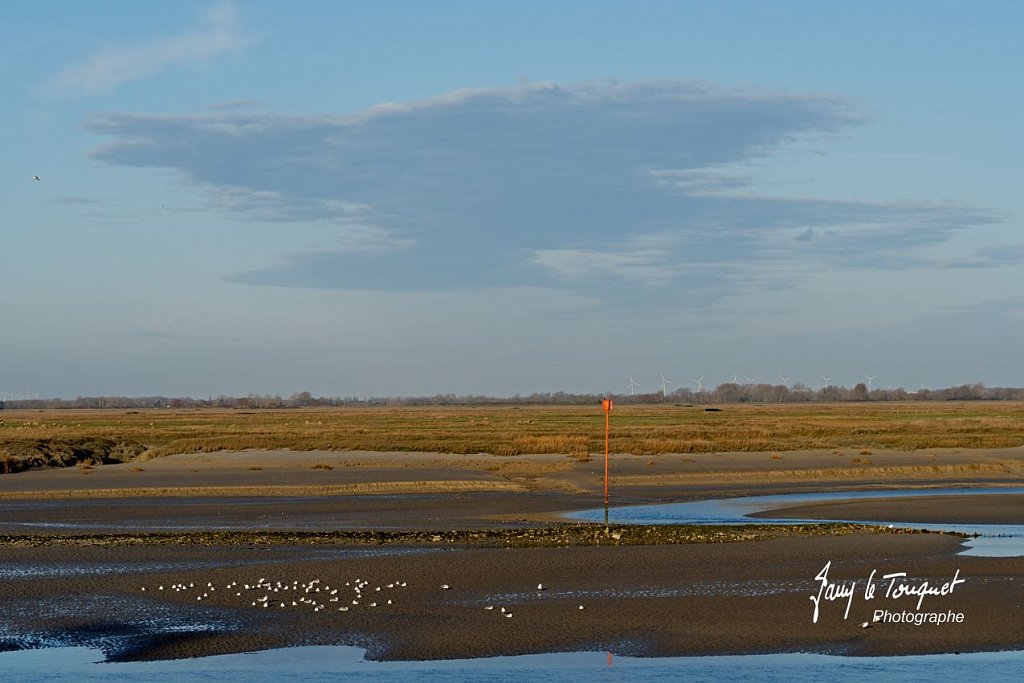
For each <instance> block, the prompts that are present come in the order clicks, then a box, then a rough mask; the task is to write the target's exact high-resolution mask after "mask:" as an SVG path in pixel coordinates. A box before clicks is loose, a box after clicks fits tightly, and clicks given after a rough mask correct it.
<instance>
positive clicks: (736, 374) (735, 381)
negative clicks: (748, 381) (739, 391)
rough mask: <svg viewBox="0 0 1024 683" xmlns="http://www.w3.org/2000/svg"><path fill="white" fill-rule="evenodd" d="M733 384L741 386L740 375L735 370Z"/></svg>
mask: <svg viewBox="0 0 1024 683" xmlns="http://www.w3.org/2000/svg"><path fill="white" fill-rule="evenodd" d="M732 383H733V384H739V383H740V378H739V373H738V372H736V371H735V370H733V373H732Z"/></svg>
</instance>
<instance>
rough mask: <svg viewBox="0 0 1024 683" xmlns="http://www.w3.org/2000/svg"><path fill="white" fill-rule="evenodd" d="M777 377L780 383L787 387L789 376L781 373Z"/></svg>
mask: <svg viewBox="0 0 1024 683" xmlns="http://www.w3.org/2000/svg"><path fill="white" fill-rule="evenodd" d="M779 379H781V380H782V384H783V385H784V386H787V387H788V386H789V377H783V376H782V375H779Z"/></svg>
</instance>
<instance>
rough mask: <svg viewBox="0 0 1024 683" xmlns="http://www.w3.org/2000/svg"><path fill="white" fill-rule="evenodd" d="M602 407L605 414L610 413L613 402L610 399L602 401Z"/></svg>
mask: <svg viewBox="0 0 1024 683" xmlns="http://www.w3.org/2000/svg"><path fill="white" fill-rule="evenodd" d="M601 407H602V408H604V412H606V413H607V412H610V411H611V409H612V400H611V399H610V398H605V399H602V400H601Z"/></svg>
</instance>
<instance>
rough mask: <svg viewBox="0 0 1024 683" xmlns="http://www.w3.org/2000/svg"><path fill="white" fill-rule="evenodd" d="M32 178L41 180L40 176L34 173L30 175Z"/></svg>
mask: <svg viewBox="0 0 1024 683" xmlns="http://www.w3.org/2000/svg"><path fill="white" fill-rule="evenodd" d="M32 180H42V178H40V177H39V176H37V175H34V176H32Z"/></svg>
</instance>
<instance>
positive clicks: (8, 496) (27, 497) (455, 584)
mask: <svg viewBox="0 0 1024 683" xmlns="http://www.w3.org/2000/svg"><path fill="white" fill-rule="evenodd" d="M938 459H939V461H940V463H941V465H940V466H934V465H930V464H929V463H928V459H927V457H926V456H925V455H922V454H915V453H909V454H899V453H892V454H885V453H882V454H878V453H876V454H874V455H873V456H872V460H873V462H874V465H872V466H871V467H868V468H864V467H860V468H858V467H850V466H849V461H850V456H849V454H839V455H836V454H835V453H833V452H807V453H786V454H785V455H784V459H783V460H782V461H781V463H780V462H779V459H778V458H773V457H772V455H771V454H768V453H739V454H716V455H709V456H706V457H703V458H693V457H689V456H655V457H636V456H631V455H616V456H614V457H613V459H612V463H611V468H612V502H613V504H615V505H623V504H636V503H651V502H671V501H683V500H699V499H704V498H717V497H732V496H738V495H747V494H752V493H756V494H761V493H782V492H793V491H808V490H818V491H845V490H849V491H853V490H864V489H877V488H880V487H892V486H894V485H897V484H898V485H899V486H904V487H915V488H928V487H973V488H978V487H1000V486H1006V485H1017V486H1019V485H1020V484H1021V481H1022V477H1021V476H1020V472H1021V463H1022V451H1021V450H1020V449H998V450H992V451H980V452H974V451H958V452H956V453H953V452H950V453H943V454H940V455H939V456H938ZM917 460H921V462H917ZM932 460H933V461H934V460H935V458H932ZM933 467H934V469H933ZM887 468H888V471H887ZM893 471H897V472H899V473H902V475H903V476H896V475H894V474H893ZM602 473H603V462H599V461H598V459H593V460H591V461H589V462H585V461H580V460H577V459H571V458H566V457H565V456H555V455H538V456H515V457H500V458H499V457H494V456H487V455H478V456H452V455H442V454H410V453H368V452H367V453H355V452H302V453H291V452H286V451H246V452H241V453H227V452H225V453H213V454H193V455H178V456H168V457H164V458H159V459H154V460H151V461H148V462H144V463H138V464H134V465H133V464H125V465H105V466H98V467H94V468H88V469H86V468H70V469H63V470H40V471H30V472H22V473H19V474H14V475H4V476H2V477H0V510H2V515H0V534H4V537H3V541H2V545H0V557H2V559H0V576H2V577H3V578H4V579H6V580H4V581H0V610H2V613H3V614H4V619H3V631H2V632H0V642H2V643H3V645H0V647H6V648H15V647H25V646H38V645H54V644H75V645H82V644H84V645H92V646H97V647H100V648H102V649H103V650H104V651H105V652H106V653H107V655H108V657H109V658H111V659H160V658H177V657H189V656H199V655H207V654H216V653H228V652H241V651H250V650H255V649H263V648H270V647H281V646H287V645H300V644H303V645H308V644H347V645H358V646H361V647H365V648H366V649H367V652H368V656H370V657H372V658H377V659H430V658H459V657H481V656H491V655H510V654H526V653H535V652H558V651H570V650H584V649H587V650H609V651H613V652H616V653H620V654H632V655H645V656H657V655H687V654H709V653H760V652H785V651H812V652H823V653H833V654H850V655H885V654H910V653H939V652H967V651H980V650H997V649H1020V648H1024V618H1022V615H1024V607H1022V603H1021V595H1022V594H1021V591H1020V585H1021V580H1022V577H1024V558H1020V557H1011V558H983V557H965V556H961V555H958V554H957V553H958V551H959V550H960V549H961V540H962V539H960V538H958V537H953V536H948V535H939V534H907V533H892V532H890V531H889V530H887V529H882V528H864V529H859V530H850V529H845V530H842V531H840V530H836V531H834V532H831V531H827V532H816V533H814V534H809V533H803V532H800V531H798V530H792V531H782V532H778V533H774V532H773V533H772V534H767V535H764V536H758V535H756V534H753V533H751V534H749V535H744V533H739V534H738V536H736V537H730V538H714V537H703V538H702V540H703V542H683V541H681V540H679V539H674V540H671V539H670V540H667V541H666V540H665V538H662V537H660V536H658V535H657V534H654V535H652V536H650V537H649V538H648V540H645V538H643V537H639V538H638V537H637V536H636V535H635V534H634V535H630V534H628V533H626V534H623V533H622V532H620V531H616V530H613V532H614V533H619V534H620V537H619V538H615V537H614V536H605V535H604V534H603V531H604V529H603V527H600V526H598V527H593V526H587V525H580V524H578V523H572V522H567V521H565V520H564V518H562V517H561V515H560V513H562V512H568V511H573V510H579V509H584V508H593V507H599V506H600V505H601V502H602V501H601V496H600V492H601V485H602V479H601V475H602ZM812 507H813V509H812V510H808V509H806V508H794V509H788V510H786V511H784V512H783V513H780V516H782V515H785V516H790V517H807V516H809V512H813V516H814V517H816V518H821V519H849V518H856V519H878V520H879V521H885V520H889V521H893V520H898V521H907V522H936V521H937V522H960V521H963V522H985V523H993V522H1003V523H1020V521H1021V517H1022V514H1021V510H1022V509H1024V507H1022V501H1021V497H1020V496H995V495H992V496H984V495H982V496H971V497H969V499H966V498H964V497H961V498H960V499H958V500H957V501H956V504H955V505H953V504H951V502H950V501H949V500H948V499H947V498H944V497H942V496H926V497H923V498H918V499H915V500H913V501H857V502H843V501H839V502H834V503H829V504H828V505H815V506H812ZM564 529H569V530H574V531H573V533H568V532H563V531H560V530H564ZM580 529H584V530H585V533H582V532H579V530H580ZM195 530H206V531H215V530H224V531H225V532H237V533H239V534H241V535H240V536H239V537H238V538H234V539H233V540H232V541H231V542H223V539H222V538H220V537H216V536H210V535H207V536H204V535H202V534H201V533H200V534H199V535H192V536H190V535H188V534H189V533H191V532H192V531H195ZM473 530H478V531H480V532H481V534H480V536H481V537H482V536H483V534H482V532H483V531H487V532H489V533H490V534H491V535H490V536H488V540H486V542H477V541H475V540H474V538H475V537H474V536H473V535H472V534H471V533H470V532H472V531H473ZM529 530H535V531H536V532H537V533H538V534H540V535H542V536H544V535H546V536H545V538H546V539H547V540H545V541H544V542H540V543H534V544H529V543H523V542H518V541H515V540H509V539H514V535H515V534H517V533H521V532H524V531H529ZM368 531H377V532H381V533H383V532H389V533H394V534H398V535H397V536H395V537H394V538H392V539H391V540H388V539H385V538H383V537H381V538H378V539H376V540H374V539H373V538H371V539H370V540H367V539H366V538H365V537H360V538H359V540H358V542H357V540H356V538H355V536H351V535H350V536H346V534H357V533H362V532H368ZM256 532H265V533H266V534H267V535H266V536H265V537H260V536H258V535H253V534H255V533H256ZM288 532H294V533H296V534H312V533H315V532H322V533H323V534H324V535H323V536H322V537H317V538H313V537H305V536H294V537H289V536H288ZM405 532H408V535H407V536H402V535H401V533H405ZM456 532H458V533H456ZM153 533H155V534H159V535H160V538H161V539H163V541H165V542H154V541H153V540H152V538H151V537H150V540H147V537H146V536H145V534H153ZM247 534H248V535H247ZM736 538H749V539H753V540H736ZM563 539H564V540H563ZM722 540H725V541H729V542H716V541H722ZM826 563H831V564H830V568H829V570H828V579H829V580H830V581H833V582H836V583H841V584H844V585H848V584H850V583H852V584H853V586H854V588H855V593H854V595H853V597H852V598H846V597H843V598H842V599H837V600H828V599H821V600H820V606H819V616H818V619H817V621H816V622H815V621H814V620H813V610H814V607H815V604H814V600H812V599H811V598H812V597H813V596H817V595H818V594H819V588H821V586H822V581H821V580H819V579H816V577H817V576H819V575H820V573H821V572H822V571H823V568H824V567H825V565H826ZM872 572H875V577H876V578H875V583H876V584H877V586H876V587H877V589H878V591H879V594H878V595H877V596H876V597H875V598H873V599H871V600H868V599H866V597H865V593H864V591H865V590H866V588H867V583H868V579H869V577H871V576H872ZM899 572H905V573H906V581H907V582H908V586H910V587H913V586H918V587H919V586H920V584H921V583H923V582H924V581H927V582H928V583H929V585H931V586H938V587H941V586H942V585H943V584H948V583H949V582H951V581H954V577H958V578H959V580H960V581H961V583H956V584H955V585H954V590H953V591H952V592H948V593H947V594H944V595H934V596H933V595H928V596H927V597H926V598H924V599H923V604H922V608H921V610H917V601H918V597H917V596H916V595H904V596H902V597H901V598H896V597H891V596H890V597H886V596H885V594H884V593H885V591H886V588H887V587H888V584H889V581H888V580H886V581H881V580H879V579H878V578H877V577H880V576H882V575H885V574H890V573H899ZM259 579H265V580H266V584H272V586H271V587H265V586H264V584H263V583H261V584H260V588H258V589H257V588H255V587H254V588H251V589H249V590H245V589H243V588H241V586H244V585H245V584H249V585H250V586H255V584H256V582H257V581H258V580H259ZM314 579H316V580H318V583H316V584H315V585H316V587H318V588H320V589H321V593H322V595H319V597H318V598H317V602H316V604H319V605H323V607H322V608H321V609H319V610H317V609H315V606H314V604H313V603H305V602H302V601H301V600H300V599H297V598H298V597H303V598H309V595H310V594H307V593H305V592H302V594H301V596H299V591H298V590H297V589H296V586H297V585H299V584H307V585H308V582H310V581H312V580H314ZM357 582H366V584H365V586H364V587H363V588H362V593H361V594H359V595H357V594H356V593H355V592H354V589H353V586H354V585H357ZM278 583H279V584H280V586H277V584H278ZM346 583H347V584H348V585H346ZM401 583H405V584H407V585H406V586H404V587H401V586H399V587H395V586H397V585H398V584H401ZM178 584H184V585H186V586H187V585H188V584H193V587H192V588H188V589H180V590H177V591H176V590H173V589H172V588H171V587H172V586H173V585H178ZM389 584H390V586H391V587H389ZM444 584H447V585H448V586H449V589H443V588H442V587H441V586H442V585H444ZM538 584H543V587H544V590H538V589H537V586H538ZM161 586H163V590H160V587H161ZM229 586H230V587H229ZM327 586H329V587H330V589H329V590H324V587H327ZM378 587H380V588H381V590H380V591H377V590H376V589H377V588H378ZM143 588H145V590H143ZM210 588H215V589H216V590H212V591H211V590H209V589H210ZM274 588H277V592H275V591H274ZM891 588H892V587H890V589H891ZM200 590H202V591H203V592H204V593H206V597H202V594H203V593H201V592H199V591H200ZM334 590H336V591H337V593H333V594H332V593H331V592H330V591H334ZM312 595H314V596H315V595H317V594H316V593H315V589H314V591H313V593H312ZM328 596H329V597H328ZM263 597H266V598H267V599H266V601H265V602H266V603H267V604H268V607H263V606H262V605H263V602H257V600H258V599H259V598H263ZM200 598H201V599H200ZM332 598H337V601H336V602H331V599H332ZM353 600H355V601H357V602H358V603H359V604H352V601H353ZM388 600H390V601H391V604H388V603H387V601H388ZM253 602H257V604H256V605H253ZM293 602H294V603H295V604H294V605H293V604H292V603H293ZM370 603H376V606H373V607H371V606H370ZM282 605H284V606H282ZM847 605H849V611H848V612H847ZM341 606H345V607H348V609H347V610H345V611H340V610H339V607H341ZM488 606H491V607H493V609H486V608H487V607H488ZM580 607H582V608H583V609H580ZM502 609H504V610H505V613H511V614H512V615H513V616H512V617H506V616H504V613H502V612H501V610H502ZM877 609H882V610H888V611H890V612H893V613H897V612H903V611H905V610H909V611H910V612H917V611H921V612H925V613H942V614H953V615H962V617H961V619H962V621H960V622H959V623H944V624H921V625H914V624H913V623H878V624H875V625H873V626H872V627H871V628H861V624H862V623H863V622H865V621H871V619H872V616H873V614H874V613H875V610H877Z"/></svg>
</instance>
